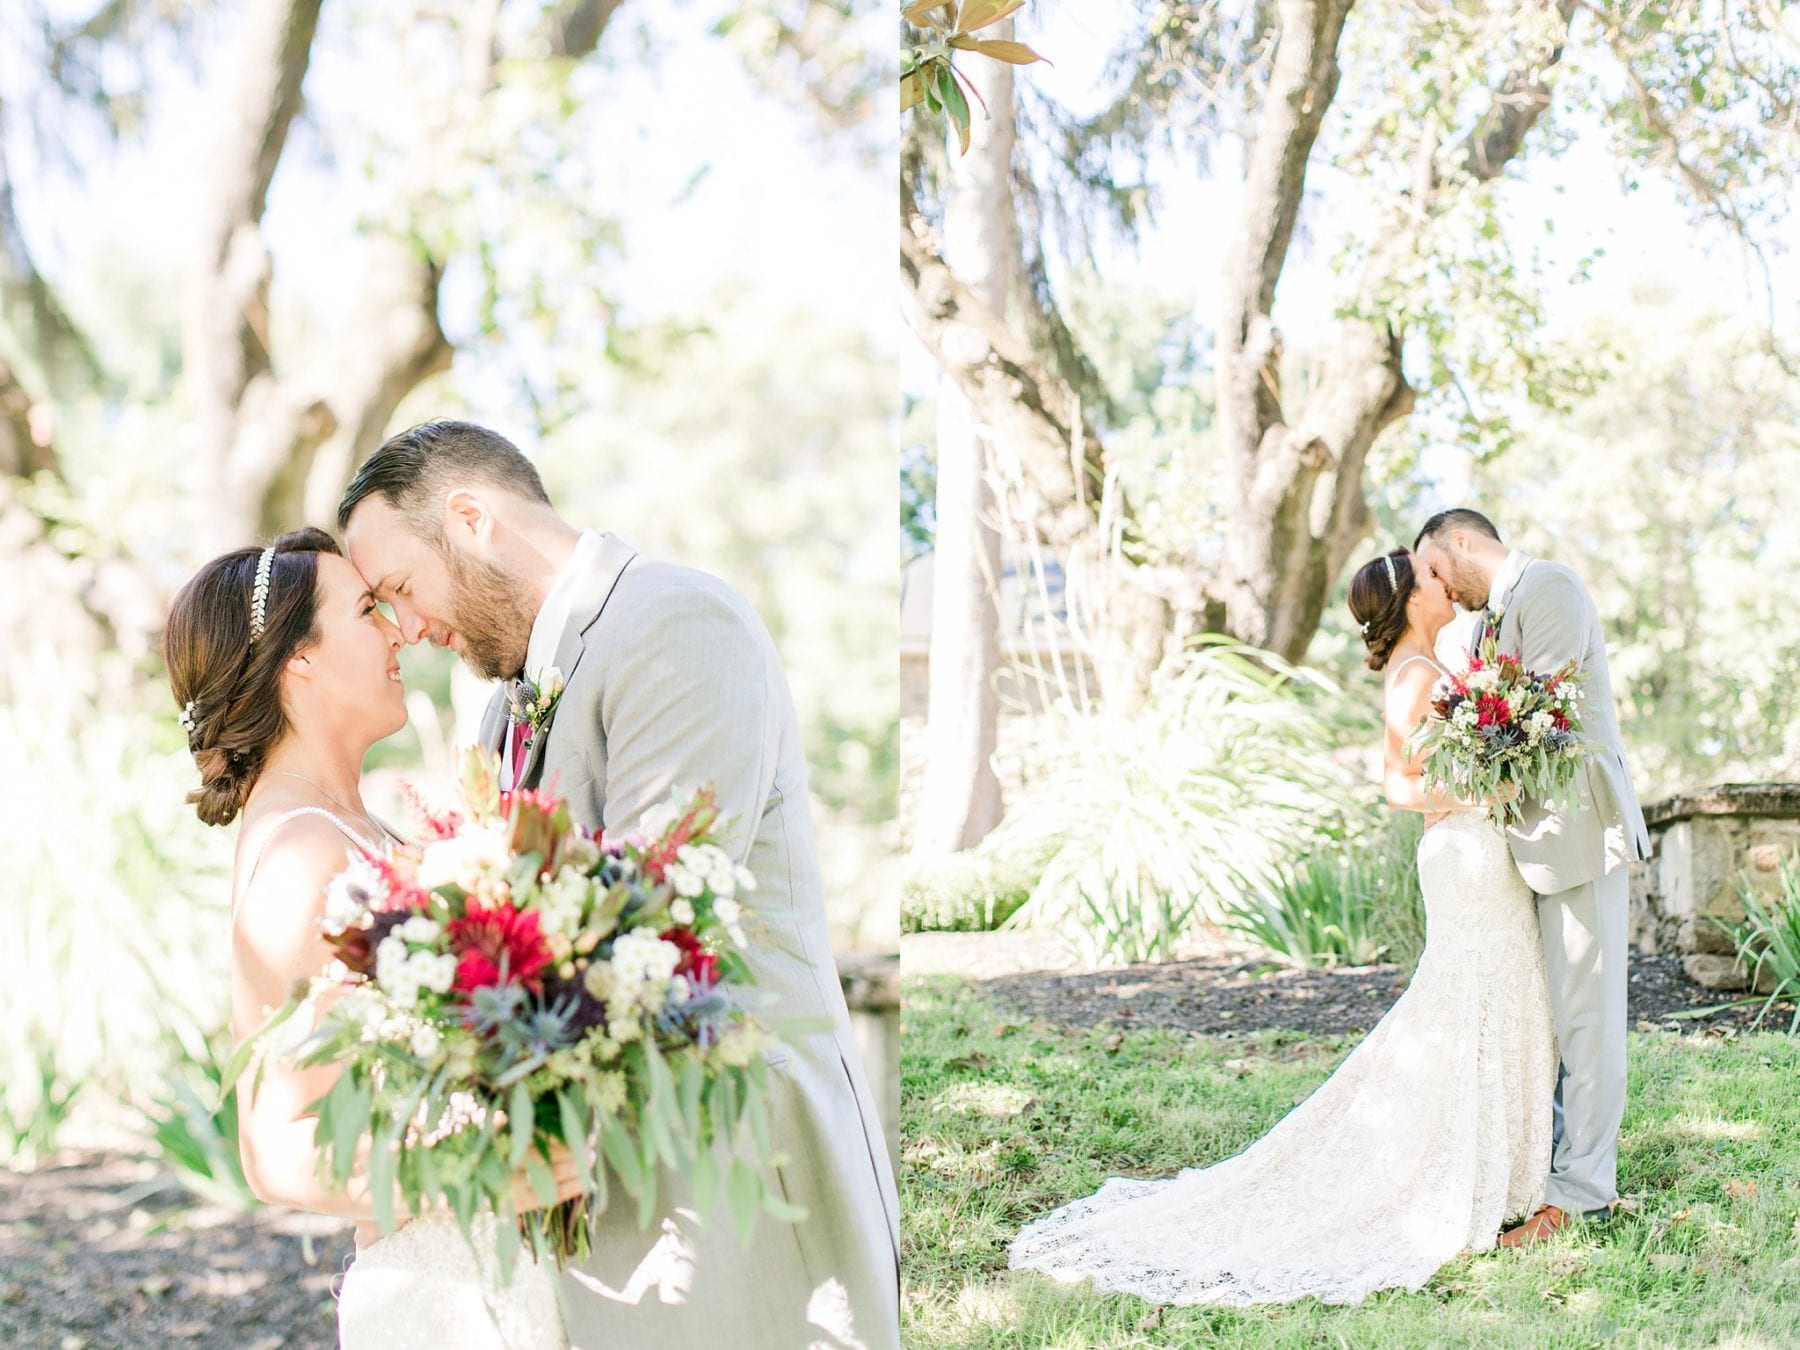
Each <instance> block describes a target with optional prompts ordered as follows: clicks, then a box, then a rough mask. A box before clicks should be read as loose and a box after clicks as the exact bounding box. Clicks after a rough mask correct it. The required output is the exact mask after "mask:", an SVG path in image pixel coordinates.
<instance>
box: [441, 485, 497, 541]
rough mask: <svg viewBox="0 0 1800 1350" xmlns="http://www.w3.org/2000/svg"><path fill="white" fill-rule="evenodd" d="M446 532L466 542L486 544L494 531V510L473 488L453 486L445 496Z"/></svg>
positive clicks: (446, 534) (448, 536) (451, 536)
mask: <svg viewBox="0 0 1800 1350" xmlns="http://www.w3.org/2000/svg"><path fill="white" fill-rule="evenodd" d="M444 533H445V536H446V537H447V538H450V539H455V540H457V541H458V542H459V543H464V544H485V543H487V542H488V540H489V539H490V538H492V537H493V533H494V512H493V508H492V507H491V506H490V505H489V504H488V502H487V500H486V499H485V498H484V497H483V496H482V495H481V494H480V493H478V492H476V491H475V489H473V488H466V487H462V488H453V489H452V490H451V491H450V494H449V495H448V496H446V497H445V498H444Z"/></svg>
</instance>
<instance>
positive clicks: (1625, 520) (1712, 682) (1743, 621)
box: [1405, 283, 1800, 801]
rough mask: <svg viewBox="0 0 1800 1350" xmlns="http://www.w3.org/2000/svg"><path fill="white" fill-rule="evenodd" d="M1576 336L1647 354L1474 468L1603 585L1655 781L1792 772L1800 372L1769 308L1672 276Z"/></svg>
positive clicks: (1594, 588)
mask: <svg viewBox="0 0 1800 1350" xmlns="http://www.w3.org/2000/svg"><path fill="white" fill-rule="evenodd" d="M1568 341H1569V343H1570V345H1572V346H1574V347H1577V348H1581V347H1597V346H1606V347H1611V348H1614V349H1618V350H1621V351H1624V350H1629V351H1630V352H1631V359H1630V360H1629V361H1626V362H1622V363H1621V364H1620V365H1619V366H1618V368H1617V369H1616V370H1615V371H1614V373H1613V375H1612V376H1611V378H1610V379H1609V380H1608V382H1607V384H1606V385H1605V386H1604V387H1603V388H1602V389H1600V390H1598V391H1597V392H1596V393H1595V394H1594V395H1593V396H1592V397H1590V398H1587V399H1584V400H1582V401H1581V402H1580V403H1579V404H1577V405H1576V406H1575V407H1574V408H1572V409H1571V410H1570V411H1568V412H1567V413H1551V412H1546V411H1542V410H1536V411H1531V410H1526V411H1521V412H1520V414H1519V430H1520V439H1519V443H1518V445H1516V446H1515V447H1514V448H1513V450H1511V451H1510V452H1509V453H1508V454H1507V455H1506V456H1505V457H1504V458H1503V459H1498V460H1494V461H1491V462H1489V463H1487V464H1484V465H1479V466H1477V467H1476V469H1475V472H1474V475H1473V478H1472V480H1471V483H1470V490H1469V494H1468V496H1469V498H1470V499H1471V500H1473V501H1476V502H1487V503H1492V504H1494V506H1493V511H1494V516H1495V523H1496V524H1498V525H1499V526H1500V529H1501V533H1502V535H1503V537H1504V538H1505V539H1506V540H1507V542H1508V543H1511V544H1516V545H1518V546H1519V547H1521V548H1523V549H1524V550H1525V551H1526V552H1528V553H1533V554H1536V555H1538V556H1541V557H1547V558H1552V559H1555V560H1556V561H1557V562H1560V563H1565V564H1567V565H1568V566H1570V567H1572V568H1574V570H1575V571H1576V572H1577V573H1579V574H1580V576H1581V578H1582V580H1583V581H1584V582H1585V583H1586V584H1587V587H1588V589H1589V591H1590V592H1591V593H1592V595H1593V598H1594V604H1595V606H1596V607H1597V609H1598V610H1599V613H1600V619H1601V623H1602V626H1603V627H1604V629H1605V632H1606V640H1607V652H1608V665H1609V668H1610V670H1611V674H1612V684H1613V694H1614V698H1615V700H1616V702H1617V705H1618V710H1619V722H1620V729H1621V731H1622V733H1623V736H1624V740H1625V744H1626V747H1627V752H1628V754H1629V756H1630V759H1631V766H1632V772H1633V775H1634V777H1635V779H1636V783H1637V788H1638V794H1639V796H1640V797H1641V798H1643V799H1644V800H1645V801H1654V800H1657V799H1659V798H1662V797H1666V796H1668V795H1670V794H1671V793H1673V792H1676V791H1680V790H1682V789H1684V788H1690V787H1693V786H1696V785H1698V784H1703V783H1715V782H1729V781H1733V780H1739V781H1766V780H1770V779H1778V778H1783V777H1788V776H1792V775H1793V774H1794V773H1795V772H1797V771H1800V629H1797V628H1796V627H1795V625H1794V623H1793V621H1792V616H1791V609H1792V604H1791V600H1790V598H1789V591H1790V590H1791V588H1792V586H1791V579H1793V578H1796V577H1800V532H1796V531H1795V529H1794V528H1793V522H1794V521H1795V520H1796V519H1800V379H1797V378H1796V377H1795V376H1794V375H1793V374H1791V373H1790V372H1789V371H1788V370H1787V369H1785V368H1784V366H1783V364H1782V363H1781V361H1780V360H1779V359H1778V358H1777V356H1776V355H1775V354H1774V353H1772V352H1771V351H1770V349H1769V344H1768V340H1767V336H1766V334H1764V333H1762V332H1760V331H1759V330H1758V328H1757V326H1756V324H1755V322H1754V320H1746V319H1744V318H1741V317H1733V316H1727V315H1726V314H1724V313H1722V312H1719V311H1716V310H1712V309H1711V308H1710V307H1702V308H1695V307H1694V306H1692V305H1691V304H1684V303H1682V302H1681V300H1680V297H1679V293H1678V292H1676V291H1674V290H1672V289H1669V288H1666V287H1664V286H1663V285H1662V284H1661V283H1655V284H1650V285H1646V286H1644V287H1642V288H1640V289H1639V290H1638V291H1637V292H1636V294H1635V295H1634V296H1633V297H1632V301H1631V303H1630V304H1629V305H1628V306H1625V307H1623V308H1621V309H1620V310H1619V311H1617V312H1616V313H1614V314H1611V315H1609V316H1607V317H1604V318H1599V319H1595V320H1593V321H1592V322H1591V323H1589V324H1587V325H1586V326H1584V327H1583V328H1581V329H1579V330H1578V331H1576V332H1575V333H1573V334H1572V335H1571V336H1570V338H1569V339H1568ZM1440 504H1441V503H1440ZM1425 507H1426V503H1425V502H1424V501H1420V502H1418V503H1417V505H1415V506H1414V507H1413V508H1412V509H1411V511H1410V512H1408V513H1407V515H1406V517H1405V518H1406V519H1408V520H1414V521H1416V520H1419V519H1422V518H1423V516H1424V513H1425ZM1405 542H1407V543H1410V542H1411V539H1410V538H1408V539H1406V541H1405Z"/></svg>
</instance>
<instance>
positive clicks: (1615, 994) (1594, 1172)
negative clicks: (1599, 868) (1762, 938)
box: [1538, 866, 1631, 1214]
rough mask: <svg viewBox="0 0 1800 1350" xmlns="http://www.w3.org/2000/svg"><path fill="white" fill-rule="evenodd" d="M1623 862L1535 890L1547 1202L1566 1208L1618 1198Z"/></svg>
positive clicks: (1626, 886) (1625, 900)
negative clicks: (1544, 1001) (1545, 1072)
mask: <svg viewBox="0 0 1800 1350" xmlns="http://www.w3.org/2000/svg"><path fill="white" fill-rule="evenodd" d="M1629 877H1630V869H1629V868H1628V867H1624V866H1619V867H1615V868H1613V870H1612V871H1610V872H1608V873H1606V874H1605V875H1603V876H1600V877H1596V878H1595V879H1594V880H1593V881H1588V882H1584V883H1582V884H1581V885H1579V886H1572V887H1570V888H1569V889H1568V890H1566V891H1558V892H1556V893H1555V894H1554V895H1540V896H1538V922H1539V926H1540V927H1541V928H1542V929H1543V935H1544V965H1545V969H1546V970H1547V971H1548V973H1549V977H1550V1006H1551V1009H1552V1012H1553V1013H1554V1015H1555V1019H1556V1040H1557V1048H1558V1050H1560V1051H1561V1054H1562V1067H1561V1068H1560V1069H1559V1070H1558V1073H1557V1078H1556V1117H1555V1120H1556V1125H1555V1135H1554V1140H1555V1142H1554V1146H1553V1148H1552V1151H1551V1155H1550V1185H1549V1188H1548V1190H1547V1191H1546V1192H1545V1195H1544V1201H1545V1203H1546V1204H1551V1205H1555V1206H1556V1207H1557V1208H1558V1209H1563V1210H1567V1211H1568V1212H1570V1213H1571V1214H1579V1213H1582V1212H1583V1211H1584V1210H1593V1209H1601V1208H1603V1207H1605V1206H1607V1205H1610V1204H1611V1203H1612V1202H1613V1201H1615V1200H1617V1199H1618V1198H1619V1188H1618V1175H1619V1121H1620V1120H1621V1119H1622V1118H1623V1116H1624V1114H1625V975H1626V967H1627V964H1628V954H1627V947H1628V944H1627V941H1626V927H1627V921H1628V909H1629V906H1630V902H1631V887H1630V881H1629Z"/></svg>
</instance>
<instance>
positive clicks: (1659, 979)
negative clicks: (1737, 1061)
mask: <svg viewBox="0 0 1800 1350" xmlns="http://www.w3.org/2000/svg"><path fill="white" fill-rule="evenodd" d="M900 961H901V970H902V972H903V973H904V974H906V975H909V976H911V975H961V976H965V977H967V978H970V979H975V980H979V981H981V983H982V986H983V988H984V990H985V992H987V993H988V994H989V995H990V996H991V997H992V998H993V999H994V1001H995V1002H996V1003H997V1004H999V1005H1000V1006H1001V1007H1003V1008H1006V1009H1008V1010H1010V1011H1012V1012H1016V1013H1019V1014H1021V1015H1023V1016H1026V1017H1042V1018H1044V1019H1045V1020H1046V1021H1050V1022H1055V1023H1060V1024H1063V1025H1069V1026H1098V1025H1101V1024H1107V1025H1111V1026H1116V1027H1119V1028H1121V1029H1135V1028H1140V1027H1168V1028H1172V1029H1175V1030H1181V1031H1195V1032H1206V1033H1210V1034H1220V1033H1226V1032H1234V1031H1260V1030H1265V1029H1285V1030H1292V1031H1305V1032H1311V1033H1314V1034H1320V1035H1343V1034H1346V1033H1352V1032H1359V1031H1367V1030H1368V1029H1369V1028H1370V1027H1371V1026H1373V1025H1374V1024H1375V1023H1376V1021H1378V1020H1379V1019H1380V1017H1381V1015H1382V1014H1383V1013H1385V1012H1386V1011H1387V1010H1388V1009H1389V1008H1390V1007H1391V1006H1392V1005H1393V1002H1394V1000H1395V999H1396V998H1398V997H1399V996H1400V993H1401V991H1402V990H1403V989H1405V988H1406V980H1405V976H1404V975H1403V974H1402V973H1401V971H1400V969H1399V967H1397V966H1366V967H1360V968H1355V969H1335V970H1285V969H1274V970H1271V969H1270V967H1269V963H1268V960H1267V957H1266V956H1259V955H1257V954H1256V952H1255V950H1254V949H1252V948H1246V947H1239V946H1236V945H1232V944H1229V943H1227V944H1219V945H1215V946H1214V947H1212V948H1211V949H1210V950H1203V951H1198V952H1197V954H1196V955H1194V956H1193V957H1192V958H1190V959H1187V960H1182V961H1171V962H1168V963H1166V964H1162V965H1144V966H1124V967H1120V968H1116V969H1112V970H1102V971H1088V970H1080V969H1075V968H1071V966H1070V964H1069V961H1068V958H1067V957H1065V956H1063V955H1062V954H1061V953H1059V952H1058V951H1057V950H1056V949H1055V948H1054V947H1051V946H1048V945H1046V943H1045V940H1044V939H1043V938H1040V937H1037V936H1035V935H1033V934H1029V933H1022V934H1011V933H921V934H917V935H908V936H906V937H904V938H902V939H901V952H900ZM1626 988H1627V1013H1628V1015H1629V1017H1630V1018H1631V1021H1632V1024H1633V1025H1634V1026H1635V1027H1637V1028H1638V1029H1639V1030H1653V1029H1656V1028H1659V1027H1661V1028H1669V1029H1681V1030H1688V1031H1697V1030H1710V1029H1718V1030H1722V1031H1726V1032H1730V1031H1734V1030H1735V1031H1742V1030H1745V1029H1747V1028H1748V1027H1749V1025H1750V1023H1751V1022H1752V1021H1753V1020H1754V1019H1755V1017H1756V1013H1757V1011H1758V1008H1757V1007H1756V1006H1752V1007H1747V1008H1733V1009H1731V1010H1729V1011H1726V1012H1719V1013H1714V1014H1712V1015H1711V1016H1709V1017H1704V1018H1699V1019H1693V1020H1686V1019H1684V1020H1679V1021H1671V1020H1669V1018H1670V1014H1672V1013H1679V1012H1686V1011H1691V1010H1694V1009H1699V1008H1708V1007H1715V1006H1717V1005H1719V1004H1721V1003H1725V1002H1727V1001H1729V1000H1730V999H1732V998H1734V997H1739V996H1737V995H1731V994H1722V993H1720V992H1719V991H1718V990H1715V989H1708V988H1706V987H1704V986H1703V985H1698V984H1695V983H1694V982H1693V981H1692V980H1690V979H1688V978H1687V976H1686V975H1685V974H1683V972H1682V969H1681V963H1680V962H1679V961H1678V960H1676V959H1675V958H1674V957H1668V956H1644V955H1641V954H1640V953H1638V952H1636V951H1634V952H1633V953H1632V957H1631V974H1630V977H1629V983H1628V985H1627V986H1626ZM1785 1009H1786V1010H1785V1012H1784V1011H1782V1009H1781V1007H1780V1006H1778V1007H1777V1009H1776V1010H1774V1011H1772V1012H1771V1013H1770V1015H1769V1017H1768V1018H1766V1019H1765V1020H1764V1022H1763V1026H1764V1028H1765V1029H1771V1030H1785V1029H1786V1028H1787V1025H1788V1022H1789V1021H1791V1020H1792V1018H1793V1015H1794V1009H1793V1006H1792V1005H1791V1004H1789V1005H1785Z"/></svg>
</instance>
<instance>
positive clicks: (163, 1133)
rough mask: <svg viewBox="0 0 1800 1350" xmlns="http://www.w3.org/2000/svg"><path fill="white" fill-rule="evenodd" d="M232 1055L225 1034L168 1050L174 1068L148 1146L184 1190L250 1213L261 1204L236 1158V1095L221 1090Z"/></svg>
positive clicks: (153, 1114) (153, 1115) (151, 1119)
mask: <svg viewBox="0 0 1800 1350" xmlns="http://www.w3.org/2000/svg"><path fill="white" fill-rule="evenodd" d="M230 1051H231V1033H230V1031H229V1030H227V1029H225V1028H220V1029H219V1030H218V1031H216V1032H214V1033H213V1034H211V1035H209V1036H207V1037H205V1038H204V1039H203V1040H202V1041H201V1042H200V1043H199V1044H198V1045H195V1046H186V1045H178V1046H175V1047H172V1048H171V1051H170V1053H169V1055H168V1058H169V1060H170V1062H171V1064H172V1066H173V1067H172V1069H171V1071H170V1072H169V1074H168V1075H167V1076H166V1078H165V1079H164V1084H165V1086H164V1090H163V1093H162V1095H161V1097H160V1098H159V1099H158V1100H157V1102H156V1105H155V1106H154V1107H153V1108H152V1110H151V1111H150V1112H149V1113H148V1116H147V1123H148V1130H149V1138H150V1142H151V1143H153V1144H154V1145H155V1146H156V1148H157V1150H158V1153H159V1155H160V1158H161V1160H162V1161H163V1162H164V1163H167V1164H168V1165H169V1166H170V1167H172V1168H174V1170H175V1175H176V1176H177V1177H178V1178H179V1179H180V1181H181V1184H182V1185H183V1186H185V1187H187V1188H188V1190H190V1191H192V1192H193V1193H194V1194H196V1195H198V1196H199V1197H201V1198H202V1199H204V1200H206V1201H208V1202H210V1203H212V1204H215V1205H222V1206H224V1207H226V1208H227V1209H250V1208H253V1207H254V1206H255V1205H256V1204H258V1203H259V1202H258V1201H257V1198H256V1196H255V1195H254V1194H253V1193H252V1192H251V1190H250V1184H249V1183H248V1182H247V1181H246V1180H245V1179H244V1164H243V1160H242V1158H241V1157H240V1156H239V1153H238V1109H237V1101H238V1099H237V1094H236V1093H235V1092H225V1093H223V1094H221V1090H220V1087H221V1083H222V1082H223V1071H224V1065H225V1061H226V1059H227V1058H228V1057H229V1055H230Z"/></svg>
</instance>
